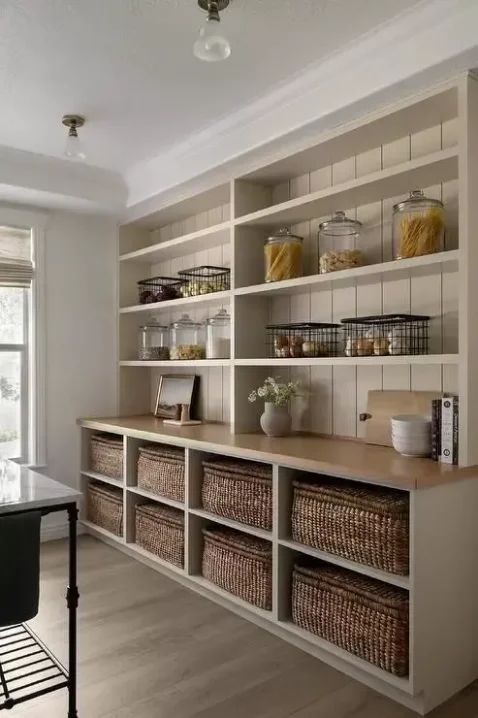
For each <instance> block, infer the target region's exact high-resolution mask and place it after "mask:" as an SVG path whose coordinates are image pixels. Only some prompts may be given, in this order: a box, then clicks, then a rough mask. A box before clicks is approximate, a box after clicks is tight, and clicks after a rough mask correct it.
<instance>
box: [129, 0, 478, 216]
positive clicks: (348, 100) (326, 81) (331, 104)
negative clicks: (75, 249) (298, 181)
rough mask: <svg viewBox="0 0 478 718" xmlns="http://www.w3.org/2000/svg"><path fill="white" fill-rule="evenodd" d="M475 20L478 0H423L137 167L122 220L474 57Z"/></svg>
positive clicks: (477, 44)
mask: <svg viewBox="0 0 478 718" xmlns="http://www.w3.org/2000/svg"><path fill="white" fill-rule="evenodd" d="M476 27H478V3H477V2H476V0H424V2H422V3H420V4H419V5H418V6H415V7H414V8H412V9H410V10H409V11H407V12H405V13H404V14H402V15H400V16H399V17H398V18H396V19H395V20H392V21H390V22H388V23H386V24H384V25H382V26H381V28H379V29H374V30H373V31H371V32H370V33H368V34H367V35H365V36H363V37H362V38H361V39H360V40H359V41H357V42H355V43H353V44H351V45H350V46H349V47H347V48H345V49H344V50H342V51H341V52H339V53H336V54H334V55H331V56H330V57H329V58H328V59H326V60H325V61H323V62H321V63H319V64H317V65H314V66H311V67H309V68H308V69H306V70H305V71H304V72H303V73H301V75H300V76H298V77H296V78H295V79H294V80H293V81H292V82H288V83H286V84H284V85H282V86H280V87H279V88H277V89H275V90H274V91H272V92H271V93H270V94H269V95H266V96H265V97H263V98H261V99H259V100H257V101H255V102H253V103H251V104H249V105H247V106H246V107H244V109H242V110H241V111H239V112H236V113H234V114H233V115H230V116H228V117H226V118H225V119H223V120H221V121H219V122H217V123H215V124H214V125H211V126H209V127H208V128H207V129H206V130H204V131H202V132H199V133H197V134H195V135H193V136H191V137H190V138H189V139H188V140H186V141H185V142H182V143H179V144H176V145H174V146H173V147H171V148H170V149H169V150H168V151H167V152H165V153H162V154H161V155H158V156H157V157H154V158H152V159H150V160H147V161H143V162H141V163H139V164H137V165H136V166H134V167H133V168H131V169H130V170H129V171H127V172H126V174H125V181H126V184H127V186H128V210H127V213H126V219H127V220H129V221H134V220H135V219H137V218H139V217H141V216H145V215H146V214H148V213H150V212H152V211H154V209H155V208H157V206H158V203H159V204H163V202H164V199H165V197H169V196H172V195H173V194H174V193H175V191H176V190H178V191H179V190H180V188H181V186H183V185H184V186H187V187H192V186H193V185H194V183H195V182H196V183H198V182H199V184H202V185H203V186H204V185H206V184H208V183H209V185H211V183H212V184H214V183H221V182H223V181H225V180H227V179H229V178H230V177H231V176H232V175H233V173H235V174H237V171H238V167H240V166H243V167H244V169H243V170H242V171H249V169H253V167H252V166H251V165H252V164H253V162H254V160H255V161H256V162H257V163H263V164H264V163H266V162H268V161H272V160H273V159H276V158H277V155H276V154H275V156H274V153H277V151H278V148H279V147H280V148H282V147H284V146H286V147H285V149H286V151H289V152H290V151H297V150H298V149H300V147H297V148H296V149H293V150H291V147H296V146H297V145H300V143H301V142H302V143H304V142H305V143H306V144H310V143H311V139H312V138H313V136H314V134H315V136H317V134H318V133H319V132H324V131H327V130H328V129H331V128H332V127H333V126H334V125H336V124H337V123H338V122H346V121H350V120H352V119H354V118H355V117H357V116H358V114H359V113H361V114H366V113H367V112H370V111H373V110H374V109H377V108H378V107H379V106H380V105H383V104H384V103H389V102H394V101H396V100H398V99H401V98H403V97H405V96H407V95H410V94H411V93H412V92H416V91H419V90H422V89H424V88H426V87H427V86H430V84H432V83H437V82H439V81H441V80H443V79H445V78H447V77H451V76H452V75H456V73H457V72H460V71H463V70H466V69H468V68H469V67H471V66H473V64H478V40H477V36H476ZM312 141H313V140H312ZM306 144H304V146H306ZM252 155H253V157H252ZM246 167H247V169H245V168H246ZM195 178H197V180H195ZM194 191H195V190H194Z"/></svg>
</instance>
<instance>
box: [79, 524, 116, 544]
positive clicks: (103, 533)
mask: <svg viewBox="0 0 478 718" xmlns="http://www.w3.org/2000/svg"><path fill="white" fill-rule="evenodd" d="M81 523H82V524H83V525H84V526H86V528H87V529H89V531H91V532H92V533H93V534H96V535H98V536H100V537H104V538H107V539H109V540H110V541H115V542H116V543H119V544H124V543H125V540H124V536H116V535H115V534H112V533H111V531H107V530H106V529H102V528H101V526H97V525H96V524H94V523H93V522H92V521H88V520H87V519H81Z"/></svg>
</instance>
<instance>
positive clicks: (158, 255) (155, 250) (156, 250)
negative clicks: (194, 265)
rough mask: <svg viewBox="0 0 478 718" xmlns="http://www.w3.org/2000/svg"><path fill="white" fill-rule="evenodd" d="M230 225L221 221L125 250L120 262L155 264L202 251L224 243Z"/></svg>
mask: <svg viewBox="0 0 478 718" xmlns="http://www.w3.org/2000/svg"><path fill="white" fill-rule="evenodd" d="M230 227H231V223H230V222H221V224H216V225H214V226H212V227H206V229H199V230H197V231H196V232H190V233H189V234H184V235H183V236H181V237H175V238H174V239H168V240H166V241H164V242H158V243H157V244H152V245H151V246H150V247H144V249H137V250H135V251H134V252H127V253H126V254H122V255H120V258H119V259H120V262H137V263H140V264H155V263H156V262H163V261H165V260H166V259H171V258H174V257H182V256H183V255H186V254H190V253H191V252H202V251H204V250H206V249H212V248H213V247H219V246H220V245H221V244H225V243H226V242H227V241H228V240H229V233H230Z"/></svg>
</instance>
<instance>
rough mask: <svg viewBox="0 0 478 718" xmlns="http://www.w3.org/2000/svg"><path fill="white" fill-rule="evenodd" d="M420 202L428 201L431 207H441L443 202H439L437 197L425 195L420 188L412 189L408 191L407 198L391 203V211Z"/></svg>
mask: <svg viewBox="0 0 478 718" xmlns="http://www.w3.org/2000/svg"><path fill="white" fill-rule="evenodd" d="M420 202H428V203H429V204H430V205H432V207H441V208H442V209H443V202H440V200H439V199H432V198H431V197H425V195H424V194H423V190H422V189H414V190H412V191H411V192H410V195H409V197H408V199H405V200H403V201H402V202H398V203H397V204H394V205H393V211H394V212H397V211H398V212H400V211H401V210H402V209H407V208H408V209H410V208H411V207H413V205H414V204H415V203H416V204H419V203H420Z"/></svg>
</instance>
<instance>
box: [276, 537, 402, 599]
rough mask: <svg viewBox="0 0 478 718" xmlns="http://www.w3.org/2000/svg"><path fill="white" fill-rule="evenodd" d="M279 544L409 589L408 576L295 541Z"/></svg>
mask: <svg viewBox="0 0 478 718" xmlns="http://www.w3.org/2000/svg"><path fill="white" fill-rule="evenodd" d="M279 544H280V545H281V546H285V547H286V548H288V549H291V550H292V551H297V553H304V554H306V555H307V556H313V557H314V558H318V559H321V560H322V561H327V563H333V564H334V565H335V566H341V567H342V568H347V569H349V570H350V571H356V572H357V573H363V574H364V575H365V576H370V577H371V578H376V579H377V580H379V581H384V582H385V583H390V584H392V586H399V587H400V588H405V589H407V590H408V589H409V588H410V577H409V576H399V575H396V574H393V573H388V572H387V571H381V570H380V569H377V568H373V566H366V565H364V564H361V563H357V562H356V561H349V560H348V559H346V558H341V557H340V556H335V555H334V554H332V553H328V552H327V551H320V550H319V549H316V548H312V547H311V546H305V545H304V544H301V543H297V541H291V540H289V539H279Z"/></svg>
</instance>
